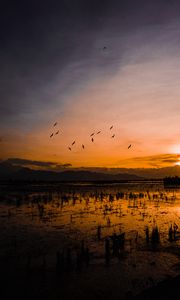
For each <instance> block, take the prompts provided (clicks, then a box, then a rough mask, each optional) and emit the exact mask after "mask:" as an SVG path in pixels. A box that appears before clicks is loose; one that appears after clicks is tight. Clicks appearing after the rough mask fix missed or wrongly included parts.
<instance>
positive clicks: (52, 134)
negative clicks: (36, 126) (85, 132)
mask: <svg viewBox="0 0 180 300" xmlns="http://www.w3.org/2000/svg"><path fill="white" fill-rule="evenodd" d="M57 124H58V122H55V123H54V124H53V127H56V126H57ZM112 129H113V125H112V126H111V127H110V128H109V130H112ZM100 133H101V131H98V132H93V133H91V134H90V138H91V142H92V143H93V142H94V135H98V134H100ZM57 134H59V130H57V131H55V132H52V133H51V135H50V138H52V137H53V136H55V135H57ZM114 137H115V134H112V135H111V138H114ZM75 143H76V141H73V142H72V144H71V146H68V149H69V151H71V150H72V147H73V146H74V144H75ZM131 146H132V145H131V144H130V145H129V146H128V147H127V148H128V149H130V148H131ZM82 149H85V146H84V144H82Z"/></svg>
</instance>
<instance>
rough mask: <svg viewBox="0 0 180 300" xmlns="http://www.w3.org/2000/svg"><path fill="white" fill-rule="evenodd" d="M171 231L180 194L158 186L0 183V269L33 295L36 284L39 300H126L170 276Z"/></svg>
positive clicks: (174, 258) (179, 215)
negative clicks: (58, 298) (60, 297)
mask: <svg viewBox="0 0 180 300" xmlns="http://www.w3.org/2000/svg"><path fill="white" fill-rule="evenodd" d="M171 226H172V230H174V229H175V231H176V232H175V235H174V233H172V235H171V234H170V233H169V229H170V227H171ZM155 230H156V236H155V235H154V232H155ZM178 231H180V190H178V189H177V190H173V189H171V190H165V189H164V187H163V185H162V183H158V182H157V183H153V182H146V183H142V182H141V183H139V182H137V183H135V182H133V183H131V184H130V183H128V184H125V183H124V184H108V185H106V184H101V185H98V184H96V185H93V184H74V185H73V184H66V185H65V184H57V183H56V184H39V185H38V184H33V185H26V186H18V188H17V187H13V186H12V185H8V186H5V185H1V192H0V262H1V269H2V270H3V272H4V275H5V277H6V278H7V279H9V280H10V278H11V276H16V277H17V278H20V280H22V278H23V280H25V279H24V278H26V276H30V277H28V282H29V280H30V282H33V286H34V292H32V291H31V292H32V295H33V293H35V292H37V290H38V291H39V287H38V285H37V281H39V282H41V285H40V286H41V288H40V295H39V296H38V299H40V298H41V296H42V297H44V299H45V298H47V299H56V296H57V295H58V294H59V293H60V294H61V293H63V297H64V299H76V298H78V299H81V298H83V297H85V296H86V298H88V299H93V298H94V299H95V298H98V295H100V296H101V297H103V298H104V299H109V298H108V297H110V296H108V295H109V294H108V293H110V291H111V294H112V297H114V298H112V299H116V298H117V299H127V297H129V295H136V294H138V293H140V292H141V291H142V290H144V289H146V288H148V287H151V286H154V285H155V284H156V283H157V282H159V281H161V280H164V279H166V278H170V277H175V276H177V275H179V274H180V268H179V266H180V260H179V247H180V239H179V232H178ZM157 235H158V238H157V239H156V237H157ZM154 237H155V238H154ZM10 273H11V274H10ZM29 274H30V275H29ZM37 274H38V275H37ZM58 274H60V278H61V279H59V280H60V282H62V278H63V284H62V285H63V287H62V285H61V288H60V289H59V287H57V285H55V286H54V284H55V283H54V282H56V280H57V278H58V276H59V275H58ZM18 276H19V277H18ZM37 276H38V277H37ZM29 278H30V279H29ZM37 278H38V279H37ZM35 279H36V281H34V280H35ZM36 285H37V286H36ZM45 287H46V288H45ZM28 288H29V285H28ZM16 289H18V283H17V282H16ZM19 289H20V290H22V288H20V287H19ZM87 291H88V293H87ZM31 292H30V294H31ZM24 293H25V291H23V292H22V295H21V296H22V297H25V294H24ZM20 294H21V293H20ZM87 294H88V295H87ZM7 295H8V291H7ZM26 296H27V295H26Z"/></svg>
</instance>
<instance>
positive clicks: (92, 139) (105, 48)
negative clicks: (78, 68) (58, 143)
mask: <svg viewBox="0 0 180 300" xmlns="http://www.w3.org/2000/svg"><path fill="white" fill-rule="evenodd" d="M102 49H103V51H105V50H107V47H106V46H104V47H103V48H102ZM57 124H58V122H55V123H54V124H53V127H56V126H57ZM112 129H113V125H112V126H111V127H110V128H109V130H112ZM100 133H101V131H98V132H97V133H95V132H93V133H91V134H90V137H91V142H92V143H93V142H94V137H93V136H94V135H95V134H96V135H98V134H100ZM57 134H59V130H57V131H56V132H55V133H51V135H50V138H52V137H53V136H55V135H57ZM114 137H115V134H112V136H111V138H114ZM75 143H76V141H73V142H72V144H71V147H70V146H69V147H68V149H69V151H71V150H72V147H73V145H74V144H75ZM130 148H131V144H130V145H129V146H128V149H130ZM82 149H85V146H84V144H82Z"/></svg>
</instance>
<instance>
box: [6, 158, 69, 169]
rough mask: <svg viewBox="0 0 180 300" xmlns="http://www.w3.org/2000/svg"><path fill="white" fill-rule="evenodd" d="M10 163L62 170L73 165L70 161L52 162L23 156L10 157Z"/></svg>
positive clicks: (8, 160)
mask: <svg viewBox="0 0 180 300" xmlns="http://www.w3.org/2000/svg"><path fill="white" fill-rule="evenodd" d="M6 161H7V162H8V163H10V164H12V165H16V166H22V167H31V168H34V169H37V168H38V169H47V170H52V169H53V170H57V171H58V170H61V169H64V168H69V167H71V164H70V163H64V164H60V163H56V162H50V161H38V160H29V159H23V158H8V159H7V160H6Z"/></svg>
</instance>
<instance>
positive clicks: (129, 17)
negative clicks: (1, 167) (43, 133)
mask: <svg viewBox="0 0 180 300" xmlns="http://www.w3.org/2000/svg"><path fill="white" fill-rule="evenodd" d="M179 15H180V1H178V0H176V1H175V0H156V1H155V0H151V1H146V0H104V1H100V0H90V1H87V0H64V1H63V0H59V1H46V0H44V1H37V0H36V1H34V0H30V1H28V0H27V1H16V0H14V1H1V7H0V41H1V47H0V65H1V68H0V82H1V89H0V119H1V125H2V126H3V127H5V128H6V127H7V126H10V125H12V126H17V127H18V126H19V125H20V126H21V125H22V124H24V122H25V120H26V126H27V127H28V126H31V125H32V124H35V123H36V122H38V121H37V120H39V122H43V120H44V122H45V121H46V120H45V118H44V117H42V116H39V118H37V117H36V113H37V112H40V111H42V110H46V109H47V110H48V109H49V108H50V107H52V106H56V104H57V100H56V95H57V94H59V95H61V100H58V104H59V107H60V109H61V105H62V110H63V103H64V101H68V100H67V99H66V98H67V97H66V96H67V94H68V93H69V92H70V91H71V90H72V89H73V88H77V86H78V85H79V84H80V83H82V82H84V81H86V80H88V79H89V78H91V77H93V76H94V72H103V71H104V70H108V72H114V69H115V68H116V64H115V63H113V62H114V61H115V59H116V58H117V56H118V58H119V59H120V60H121V56H122V54H123V53H124V52H126V50H128V47H130V46H129V45H128V43H126V35H127V36H128V35H129V34H132V35H133V34H134V35H135V34H136V31H138V30H139V29H142V31H143V28H145V27H146V28H149V31H148V32H149V36H148V38H149V39H151V38H153V36H152V35H151V34H154V32H156V30H157V29H156V26H164V24H166V23H169V22H171V21H172V20H175V19H177V18H178V17H179ZM117 34H118V35H119V40H120V39H121V37H122V42H119V43H118V44H116V42H115V43H114V44H113V41H112V40H111V39H110V37H113V35H114V36H116V35H117ZM143 39H144V43H146V42H147V40H146V35H144V36H143V35H142V38H141V37H139V40H138V39H137V43H138V42H140V43H143ZM114 40H115V39H114ZM104 45H105V46H107V47H111V49H113V50H112V53H111V57H110V58H108V59H109V60H108V59H106V62H105V63H104V57H103V55H101V54H100V51H98V50H99V49H102V48H103V46H104ZM79 62H81V64H80V67H77V65H78V63H79ZM122 64H123V62H122ZM57 78H58V79H57ZM57 81H58V82H57ZM56 83H57V84H56ZM28 122H29V123H28Z"/></svg>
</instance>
